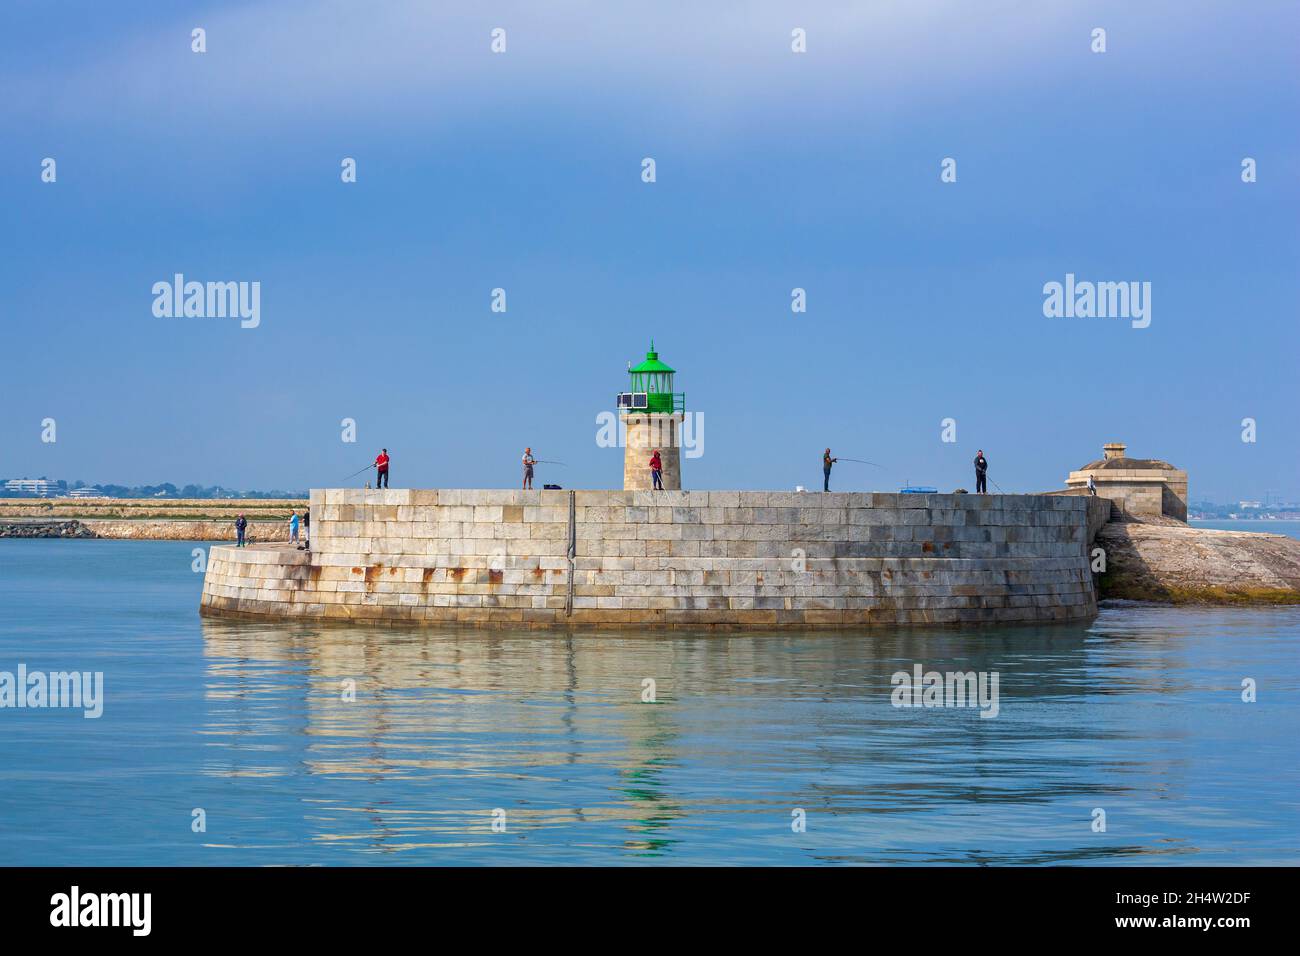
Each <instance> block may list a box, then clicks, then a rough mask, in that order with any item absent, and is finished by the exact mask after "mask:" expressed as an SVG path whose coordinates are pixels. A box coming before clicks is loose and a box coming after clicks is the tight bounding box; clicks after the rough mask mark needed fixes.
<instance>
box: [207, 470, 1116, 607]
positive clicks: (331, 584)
mask: <svg viewBox="0 0 1300 956" xmlns="http://www.w3.org/2000/svg"><path fill="white" fill-rule="evenodd" d="M571 496H572V497H571ZM1089 508H1090V504H1089V500H1088V499H1087V498H1084V497H1076V496H1050V495H964V494H961V495H940V494H934V495H911V494H854V493H831V494H820V493H799V492H762V491H664V492H650V491H576V492H569V491H504V490H502V491H496V490H462V489H437V490H414V489H413V490H403V489H393V490H343V489H326V490H316V491H313V492H312V493H311V514H312V551H310V552H306V551H297V550H292V549H288V548H279V549H274V548H265V547H262V548H251V549H242V550H241V549H236V548H233V547H229V546H224V547H222V546H219V547H214V548H213V549H212V551H211V554H210V556H209V561H208V568H207V574H206V577H205V579H204V586H203V596H202V599H201V603H202V610H203V612H204V613H207V614H229V615H238V616H250V617H260V618H312V619H336V620H358V621H373V622H387V623H395V624H444V623H467V624H488V625H492V624H502V625H554V626H566V625H599V626H604V627H609V626H614V627H648V628H654V627H665V626H667V627H673V626H677V627H794V628H815V627H859V626H864V625H908V624H1005V623H1012V622H1028V623H1033V622H1049V621H1080V620H1086V619H1088V618H1090V617H1092V616H1093V615H1094V614H1095V613H1096V598H1095V594H1094V591H1093V579H1092V575H1091V573H1090V571H1089V564H1088V559H1087V545H1088V512H1089ZM571 514H572V519H571V517H570V516H571ZM571 541H572V551H573V554H572V558H570V542H571Z"/></svg>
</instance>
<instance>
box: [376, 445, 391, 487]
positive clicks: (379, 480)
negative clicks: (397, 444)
mask: <svg viewBox="0 0 1300 956" xmlns="http://www.w3.org/2000/svg"><path fill="white" fill-rule="evenodd" d="M375 469H376V474H375V487H376V488H387V487H388V449H387V448H381V449H380V450H379V454H378V455H376V456H375Z"/></svg>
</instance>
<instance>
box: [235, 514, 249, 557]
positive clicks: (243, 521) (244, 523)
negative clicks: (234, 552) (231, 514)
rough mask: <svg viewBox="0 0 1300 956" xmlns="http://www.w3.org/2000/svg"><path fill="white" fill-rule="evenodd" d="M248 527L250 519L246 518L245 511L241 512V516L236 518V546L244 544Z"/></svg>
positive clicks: (240, 546) (239, 546)
mask: <svg viewBox="0 0 1300 956" xmlns="http://www.w3.org/2000/svg"><path fill="white" fill-rule="evenodd" d="M247 527H248V519H247V518H245V517H244V515H243V513H242V512H241V513H240V515H239V517H237V518H236V519H235V547H236V548H242V547H243V546H244V529H246V528H247Z"/></svg>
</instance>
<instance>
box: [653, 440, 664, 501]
mask: <svg viewBox="0 0 1300 956" xmlns="http://www.w3.org/2000/svg"><path fill="white" fill-rule="evenodd" d="M650 477H651V478H653V479H654V490H655V491H663V490H664V463H663V461H662V460H661V459H660V458H659V449H658V448H656V449H655V453H654V454H653V455H651V456H650Z"/></svg>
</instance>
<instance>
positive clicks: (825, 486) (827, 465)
mask: <svg viewBox="0 0 1300 956" xmlns="http://www.w3.org/2000/svg"><path fill="white" fill-rule="evenodd" d="M837 461H839V459H838V458H832V457H831V450H830V449H829V448H827V449H826V452H825V454H823V455H822V491H830V490H831V465H833V464H835V463H836V462H837Z"/></svg>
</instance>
